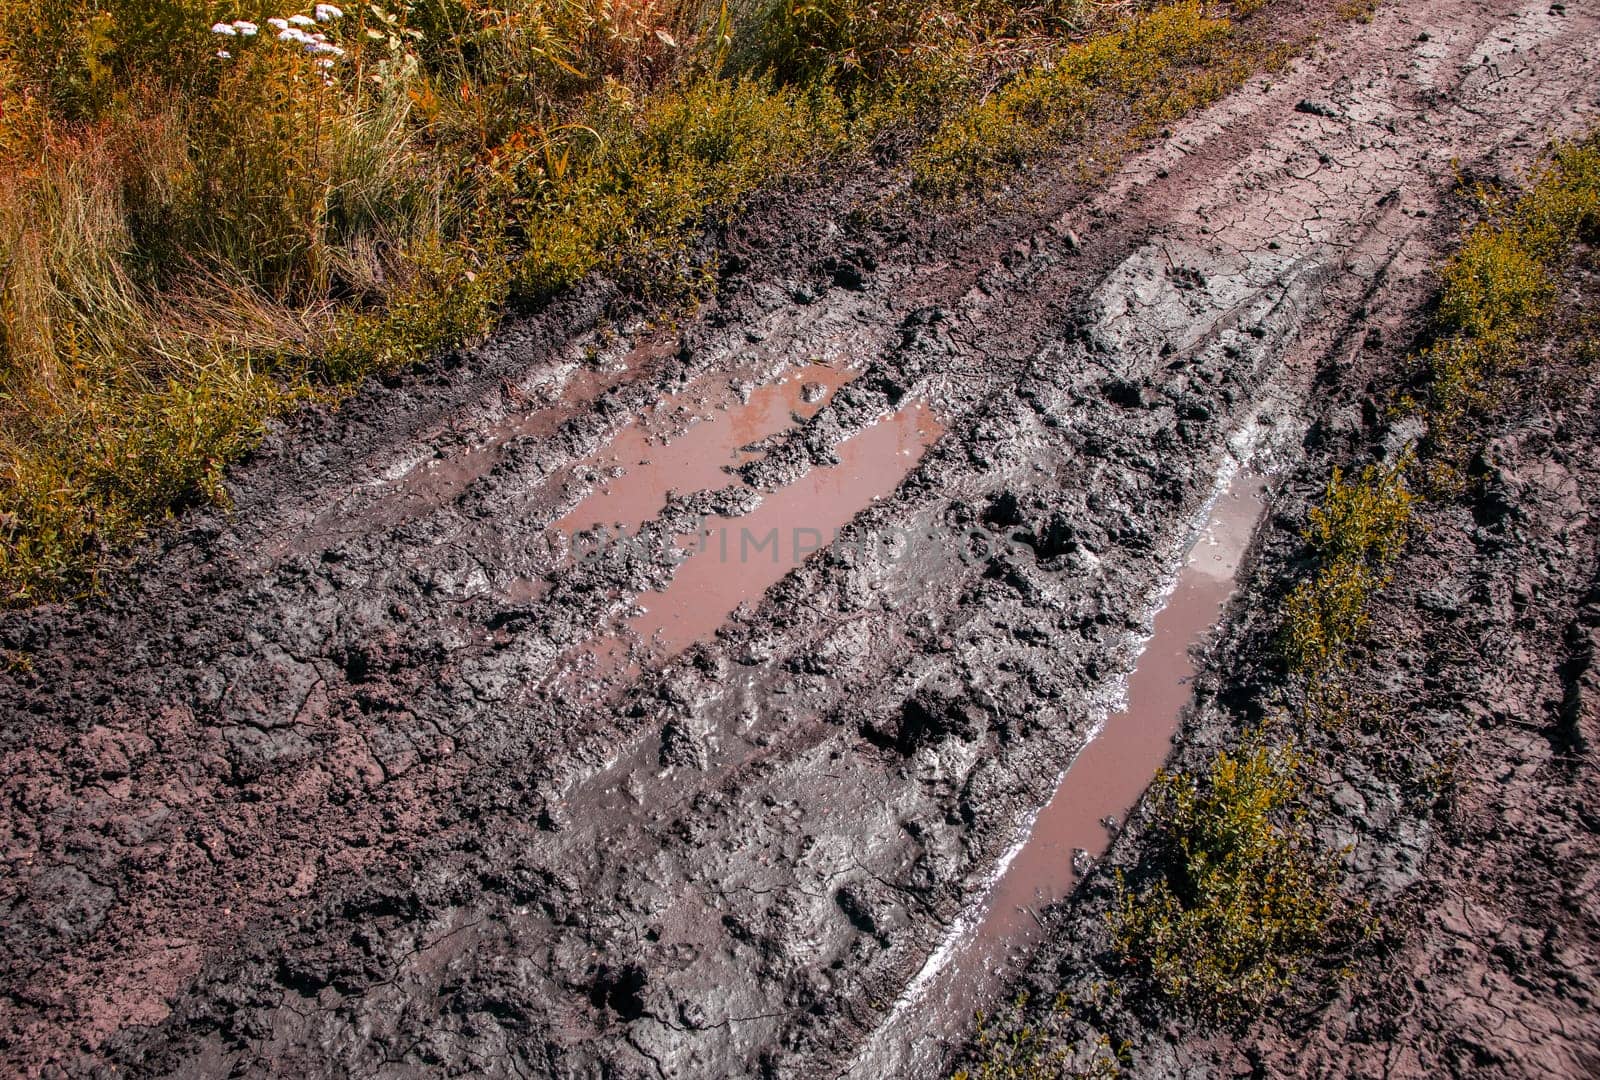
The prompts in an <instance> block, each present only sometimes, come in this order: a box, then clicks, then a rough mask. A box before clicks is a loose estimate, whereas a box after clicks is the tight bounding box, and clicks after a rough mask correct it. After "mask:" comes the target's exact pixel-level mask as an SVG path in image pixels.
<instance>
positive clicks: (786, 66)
mask: <svg viewBox="0 0 1600 1080" xmlns="http://www.w3.org/2000/svg"><path fill="white" fill-rule="evenodd" d="M1258 6H1260V0H1241V2H1240V3H1236V4H1232V5H1230V4H1227V3H1219V2H1213V3H1207V4H1202V3H1201V2H1199V0H1181V2H1178V3H1173V4H1167V5H1154V4H1143V3H1136V2H1133V3H1126V4H1113V5H1100V4H1090V3H1087V2H1086V0H1034V2H1029V3H1022V4H1015V3H1010V2H1004V3H1002V2H1000V0H936V2H934V3H931V4H924V3H910V2H901V0H883V2H874V3H864V2H859V0H807V2H800V0H761V2H756V3H751V2H745V3H739V4H734V5H730V4H728V3H726V2H712V0H642V2H637V3H635V2H631V0H630V2H628V3H622V2H619V0H514V2H512V3H510V4H505V5H488V4H483V3H480V2H479V0H377V2H373V3H354V2H352V3H350V4H348V5H345V6H343V7H340V6H338V5H332V4H315V5H313V4H303V5H293V4H280V5H274V4H272V3H263V2H261V0H238V2H213V0H206V2H202V0H0V174H3V175H0V601H3V602H4V603H5V604H10V605H16V604H26V603H31V602H35V601H37V600H39V599H45V598H56V597H63V596H71V595H75V594H78V593H80V592H82V591H83V590H85V589H87V588H90V587H92V586H93V584H94V582H95V579H96V577H97V575H98V574H100V573H101V572H102V571H103V570H104V569H105V567H107V566H108V565H109V564H110V561H111V560H112V559H113V558H114V557H115V555H116V554H117V553H118V552H119V551H122V550H125V549H126V547H127V544H128V543H129V541H130V540H132V539H133V538H135V537H137V536H138V535H139V534H140V532H141V531H142V530H143V529H144V528H145V527H147V525H148V524H149V523H150V522H151V521H153V520H157V519H159V518H161V517H163V516H166V515H169V514H171V513H173V512H174V511H176V510H179V509H181V508H182V507H184V506H185V505H188V504H191V503H194V502H197V501H216V500H220V499H222V498H223V496H224V486H223V478H224V470H225V468H226V466H227V465H228V464H229V463H230V462H232V461H234V460H237V459H238V458H239V457H240V456H241V455H242V454H243V453H245V452H247V451H248V449H249V448H250V447H251V446H252V445H254V444H255V443H256V442H257V441H258V440H259V439H260V437H261V435H262V433H263V430H264V424H265V423H266V422H267V421H268V420H269V419H270V418H271V417H273V416H275V415H280V414H282V413H284V412H285V411H286V410H290V409H293V408H296V407H299V406H301V405H303V404H305V403H307V402H313V401H318V402H327V401H331V400H335V399H337V398H338V397H339V395H340V394H341V393H342V392H344V391H345V390H346V388H348V387H350V386H352V385H354V384H355V383H356V382H357V381H359V380H360V379H361V378H362V377H364V376H365V375H367V374H370V373H372V372H375V371H381V370H386V369H393V368H395V367H397V366H401V365H405V364H408V363H413V362H415V361H418V360H420V359H423V358H426V357H427V356H429V355H430V354H433V353H436V352H438V351H440V350H443V349H447V348H451V347H454V346H458V345H461V344H464V343H469V342H471V341H473V340H474V339H477V338H479V337H481V336H482V335H484V334H485V333H487V332H488V331H489V330H490V329H491V328H492V327H493V326H494V324H495V323H496V322H497V321H498V320H499V319H500V318H501V317H502V316H503V315H504V314H505V313H506V312H507V311H508V310H516V309H519V308H520V309H528V308H531V307H535V306H537V305H539V304H541V303H543V302H545V301H546V300H548V299H549V298H551V297H552V296H553V295H555V294H557V293H559V292H560V291H561V290H563V289H567V288H569V287H571V286H572V285H574V284H575V283H576V282H578V281H580V280H582V279H583V278H585V277H586V276H588V275H591V274H595V273H602V274H607V275H610V276H612V277H614V278H616V279H618V280H619V281H620V282H621V284H622V285H623V286H624V288H625V289H626V290H627V293H628V295H629V296H631V297H634V298H635V299H636V300H638V301H639V302H641V303H644V304H646V305H647V306H650V307H654V308H655V309H656V310H661V309H662V308H670V307H672V306H674V305H678V304H682V303H684V302H687V301H689V300H691V299H692V298H693V296H695V295H696V294H697V292H698V291H699V290H700V289H702V288H704V287H705V283H706V282H707V281H708V280H709V279H710V275H709V274H708V273H707V270H708V268H707V267H705V266H698V265H695V264H694V263H693V260H692V259H691V258H690V255H689V252H690V250H691V247H690V244H689V243H688V241H689V240H690V239H691V238H692V236H693V235H694V234H695V232H696V231H697V230H699V229H702V228H705V227H707V226H711V225H714V224H715V223H716V222H717V221H718V220H719V219H721V218H725V217H726V216H727V215H729V214H731V213H733V212H735V211H736V209H737V207H738V206H739V205H740V202H741V200H743V199H745V198H747V197H748V196H749V195H750V194H751V193H752V192H754V191H756V190H758V189H761V188H765V187H772V186H774V185H780V184H786V183H803V182H807V181H809V180H811V179H812V178H814V177H815V176H816V175H817V174H818V172H819V170H823V169H826V168H828V167H830V163H833V165H834V167H837V163H838V162H840V160H841V159H843V158H846V157H849V156H852V155H857V156H859V155H863V154H865V153H867V152H868V151H870V150H874V149H876V151H877V152H878V154H879V157H880V158H884V157H885V156H886V155H887V157H888V159H889V160H891V164H892V161H893V159H894V157H895V155H899V160H901V161H902V162H904V161H906V155H907V154H909V155H910V167H911V169H912V171H913V173H914V175H915V177H916V178H917V180H918V182H919V184H920V185H921V186H922V187H924V188H926V189H929V190H934V189H937V190H940V191H950V190H952V189H957V188H964V187H967V186H970V184H971V183H972V182H974V181H983V180H986V179H990V178H993V177H994V176H995V175H997V172H996V170H997V169H999V168H1002V167H1009V166H1013V165H1015V164H1019V163H1021V162H1024V161H1026V160H1028V159H1030V158H1033V157H1036V156H1038V155H1040V154H1042V153H1044V152H1046V151H1048V150H1050V149H1052V148H1054V147H1056V146H1057V144H1058V142H1059V140H1061V139H1062V138H1065V137H1068V136H1070V135H1071V134H1073V133H1074V132H1076V131H1081V130H1085V129H1086V126H1087V125H1088V124H1089V122H1090V120H1091V118H1092V117H1095V116H1098V115H1100V114H1102V113H1104V114H1105V115H1107V116H1108V117H1110V118H1111V119H1113V120H1118V121H1121V120H1126V119H1127V118H1129V117H1131V118H1132V119H1133V120H1134V121H1135V123H1134V124H1133V125H1132V126H1134V127H1137V126H1138V124H1139V123H1143V124H1145V126H1146V127H1148V125H1149V124H1150V123H1154V122H1158V121H1159V120H1161V119H1163V118H1168V117H1172V116H1176V115H1178V114H1179V113H1181V112H1182V111H1184V110H1185V109H1187V108H1189V107H1191V106H1192V105H1194V104H1195V103H1197V102H1200V101H1204V100H1207V99H1208V98H1210V97H1213V96H1216V95H1217V94H1219V93H1221V92H1222V91H1224V90H1225V89H1227V88H1228V87H1229V86H1230V85H1232V84H1233V83H1235V82H1237V81H1238V80H1239V79H1240V78H1242V77H1243V76H1244V75H1246V74H1248V73H1249V70H1250V69H1251V68H1252V67H1253V66H1255V65H1258V64H1260V63H1264V62H1268V61H1269V60H1270V59H1271V57H1270V56H1268V55H1267V51H1266V50H1254V49H1252V48H1246V47H1244V45H1243V44H1242V43H1241V38H1242V35H1241V34H1240V32H1239V27H1240V25H1241V23H1240V19H1242V18H1245V17H1247V16H1248V13H1249V12H1250V11H1251V10H1253V9H1254V8H1256V7H1258ZM997 87H998V88H1000V89H999V90H998V91H997V90H996V88H997ZM1124 114H1126V116H1125V115H1124ZM1125 126H1127V125H1125ZM1103 159H1104V157H1103Z"/></svg>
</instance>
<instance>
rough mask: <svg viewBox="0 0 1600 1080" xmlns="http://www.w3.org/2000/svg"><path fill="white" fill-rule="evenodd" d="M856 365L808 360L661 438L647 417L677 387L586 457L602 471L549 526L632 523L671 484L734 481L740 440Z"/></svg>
mask: <svg viewBox="0 0 1600 1080" xmlns="http://www.w3.org/2000/svg"><path fill="white" fill-rule="evenodd" d="M854 377H855V372H853V371H850V370H848V369H846V368H838V367H831V366H829V365H827V364H808V365H806V366H805V367H803V368H799V369H797V370H796V371H794V372H792V373H790V374H789V375H787V376H785V377H784V378H782V379H779V380H778V381H776V382H771V383H766V384H764V385H761V386H757V387H756V388H755V389H754V390H752V391H751V392H750V399H749V401H747V402H743V403H736V404H734V405H732V406H730V407H727V408H726V409H725V410H724V411H721V412H716V413H712V414H711V415H710V416H706V417H702V418H700V419H698V420H697V421H696V422H694V423H693V424H692V426H690V427H689V428H688V430H687V431H684V432H683V433H682V434H680V435H677V436H675V437H672V438H663V437H662V436H661V435H659V434H657V433H656V432H655V431H654V430H653V425H652V423H651V422H650V421H651V420H652V419H653V418H654V417H655V416H656V415H660V416H670V415H671V414H672V413H674V412H675V411H676V410H677V409H680V408H682V407H684V406H683V395H675V396H673V397H669V398H667V399H665V400H663V401H662V402H661V403H659V404H658V405H656V406H655V407H654V408H653V409H652V410H651V415H650V416H648V417H646V418H644V419H642V420H640V421H637V422H635V423H632V424H629V425H628V426H627V427H625V428H623V429H622V430H621V431H619V432H618V433H617V435H616V437H615V438H613V439H612V440H611V442H610V443H609V444H608V445H607V446H606V447H605V448H603V449H602V450H601V451H599V452H598V453H596V454H594V455H591V456H590V457H588V458H586V459H585V460H584V461H583V462H582V463H581V464H583V465H587V466H588V467H590V468H593V469H595V470H597V471H598V472H600V473H601V475H602V476H604V477H605V479H604V480H602V481H601V484H600V486H599V487H598V488H596V489H595V490H594V491H593V492H591V493H590V494H589V495H587V496H586V497H585V498H584V499H583V500H582V501H581V502H579V503H578V505H577V506H575V507H573V508H572V509H571V510H570V511H568V512H567V513H566V514H565V515H564V516H563V517H562V518H561V519H560V520H559V521H557V522H556V523H555V525H554V526H552V527H553V528H554V529H555V530H556V531H557V532H560V533H564V534H566V535H567V536H571V535H573V534H575V533H580V532H585V531H587V530H589V529H592V528H594V527H595V526H597V525H606V526H611V527H613V528H623V529H628V530H637V529H638V528H639V526H641V525H643V524H644V523H645V522H647V521H650V520H652V519H654V518H655V517H656V516H657V515H658V514H660V513H661V511H662V509H663V508H664V507H665V506H666V505H667V497H668V495H669V494H671V493H672V492H679V493H681V494H688V493H690V492H694V491H705V490H715V489H717V488H725V487H728V486H729V485H730V484H734V483H737V482H738V480H737V478H736V477H735V476H733V475H731V474H730V473H731V470H732V469H733V468H735V467H737V466H739V465H742V464H744V463H745V462H747V461H750V460H751V459H752V458H753V457H755V456H757V455H756V454H755V453H754V452H747V451H746V450H745V447H747V446H750V445H751V444H752V443H756V442H760V441H761V440H762V439H765V438H768V437H769V436H772V435H776V434H777V433H778V432H780V431H783V430H784V429H785V428H789V427H792V426H794V423H795V419H794V418H795V417H797V416H798V417H800V418H801V419H808V418H810V417H811V416H813V415H815V414H816V412H817V411H818V410H819V409H821V408H822V406H823V405H824V404H826V403H827V401H828V398H829V397H830V396H831V395H832V394H833V392H834V391H835V390H837V389H838V388H839V387H841V386H843V385H844V384H845V383H847V382H849V381H850V380H851V379H852V378H854Z"/></svg>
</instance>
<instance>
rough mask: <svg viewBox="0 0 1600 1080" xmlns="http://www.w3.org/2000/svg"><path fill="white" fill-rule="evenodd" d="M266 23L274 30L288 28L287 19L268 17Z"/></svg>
mask: <svg viewBox="0 0 1600 1080" xmlns="http://www.w3.org/2000/svg"><path fill="white" fill-rule="evenodd" d="M267 25H268V26H270V27H272V28H273V29H274V30H287V29H289V20H288V19H268V20H267Z"/></svg>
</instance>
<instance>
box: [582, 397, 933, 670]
mask: <svg viewBox="0 0 1600 1080" xmlns="http://www.w3.org/2000/svg"><path fill="white" fill-rule="evenodd" d="M821 375H822V372H819V371H817V370H815V369H802V370H801V371H800V372H799V373H797V375H796V376H795V377H794V378H792V379H791V380H789V381H788V382H787V383H785V384H774V386H772V387H770V388H763V389H770V390H771V391H772V393H770V394H768V395H766V400H762V401H760V402H757V401H756V399H755V395H752V413H753V415H749V416H741V417H739V418H738V419H737V421H733V420H730V422H729V424H727V425H726V426H724V425H712V424H706V425H703V426H702V427H701V428H695V429H691V434H693V432H695V431H701V430H705V431H707V435H706V436H705V437H703V438H701V439H699V440H697V441H696V443H695V447H696V448H697V449H698V450H700V451H702V452H705V453H709V454H713V455H716V454H718V453H725V454H726V455H729V456H733V457H740V458H743V459H744V460H748V459H749V456H750V455H749V454H748V453H746V452H745V451H744V450H743V449H741V448H743V447H747V446H749V444H750V443H751V442H752V441H755V440H756V439H760V438H765V437H766V436H767V435H770V434H774V433H776V432H777V431H780V430H782V429H783V427H785V426H787V423H788V421H787V420H786V419H780V417H779V415H778V413H779V411H781V410H780V408H779V406H783V407H784V408H789V407H792V406H793V401H790V400H789V395H787V394H785V392H784V391H785V387H786V386H788V385H791V384H792V385H793V386H795V387H796V388H797V389H798V388H801V387H804V388H806V389H805V391H804V392H805V395H806V396H807V397H810V398H812V399H813V400H814V401H816V400H818V399H817V397H816V395H817V394H818V393H820V392H821V390H820V388H821V387H822V386H823V385H824V384H822V383H821V382H820V381H817V380H816V379H813V378H812V376H821ZM834 377H835V378H836V379H837V380H838V382H839V383H842V382H843V381H845V380H846V379H848V377H849V375H848V373H837V372H836V373H834ZM757 393H759V391H758V392H757ZM816 407H820V405H819V406H816ZM784 416H787V413H786V412H785V413H784ZM716 428H722V430H716ZM735 432H738V434H735ZM943 433H944V428H943V426H942V425H941V424H940V423H939V421H938V419H937V418H936V417H934V415H933V414H932V413H931V412H930V411H929V409H928V408H927V406H926V405H924V404H923V403H921V402H911V403H909V404H907V405H905V406H904V407H902V408H900V409H899V410H897V411H896V412H894V413H891V414H889V415H888V416H885V417H883V418H881V419H880V420H878V421H877V422H876V423H874V424H871V425H869V426H868V427H866V428H864V429H862V430H861V431H859V432H857V433H856V434H855V435H852V436H851V437H850V438H848V439H845V440H844V441H843V442H841V443H839V445H838V446H836V447H835V448H834V454H835V455H836V457H837V458H838V461H837V462H836V463H835V464H832V465H825V466H818V467H816V468H813V469H811V470H809V471H808V472H806V473H805V474H803V475H802V476H800V477H799V478H798V479H797V480H795V481H794V482H793V483H791V484H788V485H786V486H784V487H781V488H778V489H777V490H775V491H772V492H769V493H766V494H764V495H763V496H762V497H761V501H760V502H759V503H758V504H757V505H756V507H755V509H753V510H751V511H750V512H749V513H747V514H743V515H740V516H736V517H722V516H716V515H713V516H710V517H707V518H705V519H703V521H702V522H701V527H700V529H699V530H698V531H697V532H694V533H689V534H686V535H681V536H678V537H676V538H675V541H674V543H675V551H676V557H677V559H678V560H679V563H678V567H677V569H676V570H675V571H674V573H673V576H672V580H671V582H670V583H669V584H668V586H667V587H666V588H665V589H663V590H660V591H656V592H645V593H641V594H640V595H639V596H638V597H636V598H635V603H634V605H633V609H632V612H631V613H630V614H629V615H628V617H627V618H626V619H625V620H624V622H623V624H622V625H621V626H619V627H617V628H616V629H615V632H614V633H611V634H609V635H606V636H603V637H601V638H599V639H597V640H595V641H592V642H590V643H588V644H586V645H584V646H582V647H581V648H580V649H579V650H577V651H575V652H574V653H573V654H572V656H570V657H569V658H568V660H567V662H566V664H564V665H563V671H562V673H561V675H562V676H566V677H570V676H573V675H576V676H580V677H582V678H584V679H589V680H597V679H598V680H605V679H615V678H617V677H619V676H628V675H631V674H633V673H635V672H637V671H638V670H639V668H640V665H641V663H642V662H652V661H660V660H664V659H670V658H671V657H673V656H676V655H677V654H678V653H680V652H682V651H683V650H684V649H686V648H687V647H688V646H690V645H692V644H694V643H695V642H696V641H699V640H702V639H704V638H707V637H709V636H711V635H712V634H713V633H715V632H716V630H717V628H718V627H719V626H721V625H722V623H723V622H724V621H725V620H726V619H727V618H728V617H729V616H730V615H732V614H733V612H734V610H735V609H737V608H738V606H739V605H740V604H741V603H743V602H745V601H755V600H759V599H760V597H761V596H762V594H763V593H765V592H766V591H767V589H769V588H770V587H771V586H773V585H775V584H777V582H778V581H780V580H781V579H782V578H783V576H784V575H785V574H787V573H789V571H791V570H793V569H794V568H795V567H797V566H799V565H800V564H801V563H803V562H805V560H806V559H807V558H809V557H810V556H811V555H812V554H814V553H815V552H818V551H821V550H823V549H824V548H826V547H828V546H829V545H830V544H832V543H833V542H834V539H835V537H836V535H837V534H838V532H839V530H840V529H842V528H844V526H845V525H847V524H848V523H849V522H850V521H851V519H852V518H854V517H855V516H856V514H858V513H860V512H861V511H862V510H864V509H866V508H867V507H868V506H870V505H871V504H872V503H873V502H874V501H875V500H877V499H881V498H883V497H885V496H887V495H889V494H891V493H892V492H893V491H894V489H895V488H896V487H897V486H899V484H900V481H901V480H903V479H905V477H906V475H907V474H908V473H910V471H911V470H912V468H914V467H915V466H916V464H917V463H918V462H919V461H921V460H922V455H923V454H924V453H925V452H926V450H927V449H928V447H930V446H932V445H933V443H934V441H935V440H936V439H937V438H938V437H939V436H940V435H942V434H943ZM633 441H634V440H633V439H630V440H628V443H629V444H631V443H632V442H633ZM680 441H681V442H688V441H689V439H688V437H685V438H684V439H683V440H680ZM676 447H677V444H676V443H674V444H670V445H669V447H668V448H669V449H672V450H673V452H672V453H671V454H662V453H661V449H660V448H659V447H655V448H652V449H651V450H650V451H649V452H651V453H654V454H655V456H654V457H653V458H649V459H640V460H642V461H647V462H648V464H647V465H646V466H645V467H644V468H641V469H639V470H638V471H637V472H635V473H634V474H632V480H631V482H630V483H628V484H626V485H623V484H620V483H619V484H617V485H616V486H614V487H607V488H602V489H600V490H599V491H597V492H596V495H595V496H594V497H592V498H593V501H594V504H595V505H594V506H589V505H587V504H588V502H589V500H585V503H580V504H579V506H578V507H577V508H575V509H574V510H573V511H572V512H571V513H569V514H568V515H567V516H566V517H565V518H564V519H563V522H588V523H589V526H588V527H593V526H594V525H598V524H605V525H607V526H621V527H628V526H629V525H630V523H632V525H633V527H637V525H638V524H640V523H642V522H643V521H647V520H649V519H651V518H653V517H654V516H656V515H657V514H658V513H659V512H660V511H661V509H662V507H663V506H664V505H665V501H666V498H667V496H668V493H669V491H677V490H694V489H695V487H697V486H698V487H702V488H703V487H707V486H713V483H714V482H713V481H708V480H706V478H705V477H701V478H700V480H699V481H696V480H694V479H690V480H688V481H687V482H686V486H684V487H681V488H680V487H679V485H678V483H677V482H676V481H675V478H676V477H690V478H694V477H699V476H700V473H699V472H698V471H697V470H705V469H706V468H707V466H706V465H705V464H699V465H689V464H687V463H685V464H684V466H683V468H681V469H680V468H678V463H679V462H680V461H682V458H681V457H680V451H678V450H677V449H676ZM630 453H631V451H629V450H627V449H624V450H622V452H621V453H620V454H618V455H617V456H618V457H621V458H623V459H624V460H625V459H626V458H627V457H628V455H629V454H630ZM710 475H712V474H710V473H707V474H706V477H709V476H710ZM716 475H717V476H719V477H720V479H721V480H722V481H724V482H726V483H729V484H742V481H741V480H740V479H739V478H738V477H736V476H733V475H729V474H726V473H718V474H716ZM619 479H620V478H619ZM557 527H558V528H559V527H561V524H560V523H558V526H557ZM591 554H596V553H591ZM598 554H599V555H600V556H601V557H603V555H604V553H603V552H599V553H598Z"/></svg>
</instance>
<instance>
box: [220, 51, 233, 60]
mask: <svg viewBox="0 0 1600 1080" xmlns="http://www.w3.org/2000/svg"><path fill="white" fill-rule="evenodd" d="M217 59H218V60H232V59H233V54H232V53H231V52H229V51H228V50H227V49H218V50H217Z"/></svg>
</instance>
